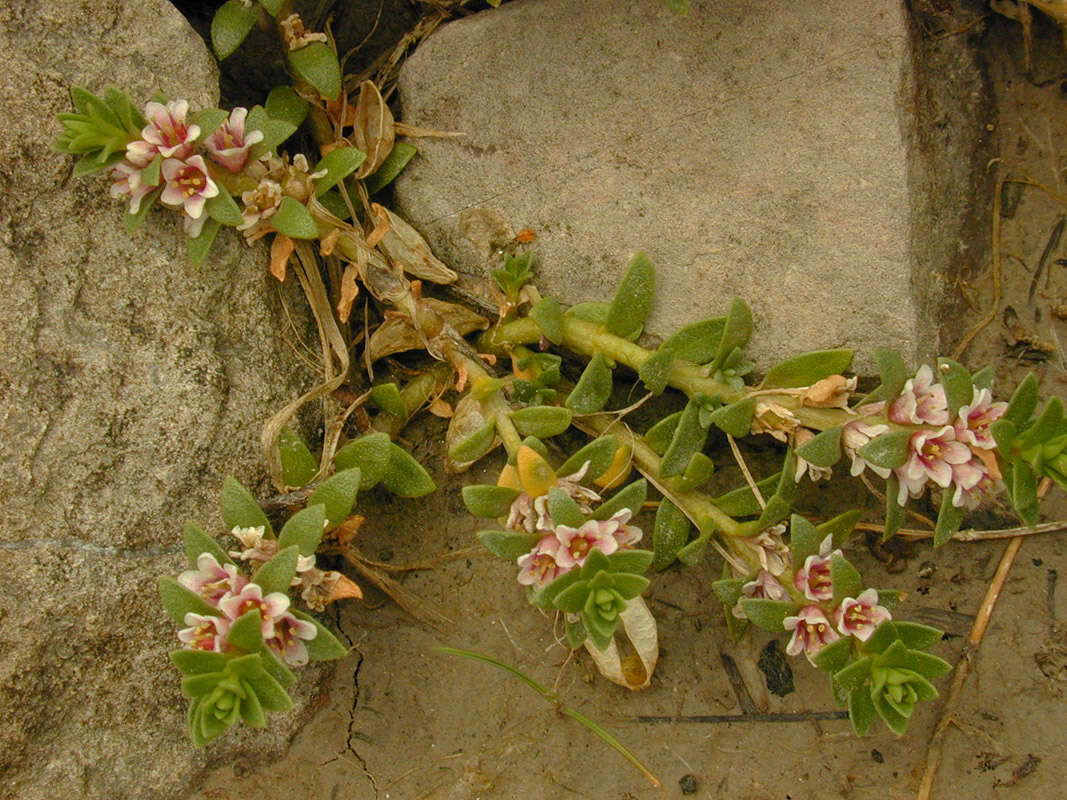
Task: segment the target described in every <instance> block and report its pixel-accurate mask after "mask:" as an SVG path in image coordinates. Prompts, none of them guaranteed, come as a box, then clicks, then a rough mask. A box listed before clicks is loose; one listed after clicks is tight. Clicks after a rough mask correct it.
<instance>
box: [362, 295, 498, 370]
mask: <svg viewBox="0 0 1067 800" xmlns="http://www.w3.org/2000/svg"><path fill="white" fill-rule="evenodd" d="M419 305H420V309H424V310H425V311H427V312H428V313H434V314H436V315H438V316H439V317H440V318H441V319H442V320H443V321H444V322H445V323H447V324H448V325H451V326H452V327H453V328H455V329H456V331H457V332H458V333H459V334H460V335H461V336H466V335H467V334H468V333H472V332H474V331H481V330H485V329H486V328H487V327H489V322H488V320H486V318H485V317H483V316H482V315H481V314H476V313H475V312H473V311H471V310H470V309H468V308H465V307H463V306H460V305H456V304H455V303H448V302H445V301H444V300H437V299H435V298H433V297H425V298H423V299H422V300H421V301H420V303H419ZM424 344H425V342H424V339H423V337H422V336H420V335H419V333H418V332H417V331H416V330H415V329H414V328H413V327H412V324H411V318H410V317H409V316H407V315H406V314H401V313H398V314H395V315H393V314H389V315H387V316H386V319H385V321H384V322H383V323H382V324H381V325H379V326H378V329H377V330H375V331H374V333H373V334H371V337H370V341H369V342H368V343H367V354H368V357H369V358H370V360H371V361H377V360H378V359H380V358H385V357H386V356H390V355H392V354H393V353H401V352H404V351H405V350H417V349H419V348H421V347H423V346H424Z"/></svg>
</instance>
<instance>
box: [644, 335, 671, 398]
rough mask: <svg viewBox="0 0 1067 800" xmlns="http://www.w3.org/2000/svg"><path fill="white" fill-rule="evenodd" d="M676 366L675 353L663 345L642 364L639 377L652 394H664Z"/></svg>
mask: <svg viewBox="0 0 1067 800" xmlns="http://www.w3.org/2000/svg"><path fill="white" fill-rule="evenodd" d="M673 366H674V351H673V350H671V349H670V348H668V347H667V346H666V344H663V345H661V346H660V347H659V349H658V350H656V352H654V353H653V354H652V355H650V356H649V357H648V358H646V359H645V360H644V361H642V362H641V366H640V367H638V369H637V377H638V378H640V379H641V382H642V383H643V384H645V388H646V389H648V390H649V391H650V392H652V394H656V395H659V394H663V391H664V390H665V389H666V388H667V382H668V380H669V379H670V374H671V367H673Z"/></svg>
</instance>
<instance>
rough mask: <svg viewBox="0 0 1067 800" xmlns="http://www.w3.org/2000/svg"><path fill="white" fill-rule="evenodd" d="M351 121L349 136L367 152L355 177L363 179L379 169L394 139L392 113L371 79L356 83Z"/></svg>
mask: <svg viewBox="0 0 1067 800" xmlns="http://www.w3.org/2000/svg"><path fill="white" fill-rule="evenodd" d="M354 122H355V126H354V128H353V133H352V138H353V139H355V144H356V147H357V148H358V149H360V150H362V151H363V152H364V153H366V154H367V158H366V160H365V161H364V162H363V163H362V164H361V165H360V167H359V169H358V170H356V172H355V177H356V178H366V177H367V176H368V175H373V174H374V173H375V172H377V171H378V167H380V166H381V165H382V162H383V161H385V159H386V158H387V157H388V155H389V153H391V152H392V150H393V142H394V141H395V140H396V130H395V128H394V127H393V112H392V111H390V110H389V106H388V105H387V104H386V102H385V100H383V99H382V93H381V92H379V91H378V87H377V86H375V85H374V82H373V81H363V83H361V84H360V85H359V99H358V100H357V101H356V118H355V120H354Z"/></svg>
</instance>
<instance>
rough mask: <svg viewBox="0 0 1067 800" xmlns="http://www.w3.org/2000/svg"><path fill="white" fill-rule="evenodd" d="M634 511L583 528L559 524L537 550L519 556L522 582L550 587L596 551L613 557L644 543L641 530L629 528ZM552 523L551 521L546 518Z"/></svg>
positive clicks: (542, 540)
mask: <svg viewBox="0 0 1067 800" xmlns="http://www.w3.org/2000/svg"><path fill="white" fill-rule="evenodd" d="M631 516H633V512H632V511H631V510H630V509H628V508H624V509H622V510H620V511H616V512H615V513H614V514H612V515H611V517H609V518H608V519H606V520H595V519H590V520H587V521H586V522H584V523H582V525H581V526H580V527H577V528H572V527H570V526H568V525H556V526H554V527H552V528H551V529H550V530H549V531H548V532H547V533H545V535H544V536H542V537H541V539H540V540H538V542H537V544H536V545H535V546H534V548H533V550H531V551H530V552H529V553H526V554H525V555H523V556H519V559H518V565H519V583H521V584H522V585H523V586H536V587H541V586H546V585H547V584H549V583H551V582H552V581H554V580H555V579H556V578H558V577H559V576H560V575H563V574H565V573H567V572H570V571H571V570H572V569H574V568H576V567H582V566H584V565H585V560H586V558H587V557H588V556H589V553H590V552H591V551H592V550H599V551H600V552H602V553H603V554H604V555H607V556H609V555H611V554H612V553H614V552H615V551H616V550H618V549H619V548H624V547H632V546H633V545H634V544H636V543H637V542H639V541H640V540H641V536H642V533H641V529H640V528H637V527H635V526H633V525H629V524H628V523H629V521H630V517H631ZM546 521H549V522H550V518H547V517H546Z"/></svg>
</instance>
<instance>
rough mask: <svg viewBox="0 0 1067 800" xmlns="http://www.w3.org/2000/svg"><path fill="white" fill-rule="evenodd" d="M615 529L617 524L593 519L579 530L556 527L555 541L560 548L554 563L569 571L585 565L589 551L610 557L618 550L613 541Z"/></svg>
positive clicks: (565, 526) (617, 543) (563, 526)
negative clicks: (598, 551) (556, 540)
mask: <svg viewBox="0 0 1067 800" xmlns="http://www.w3.org/2000/svg"><path fill="white" fill-rule="evenodd" d="M617 527H618V523H614V524H608V523H605V522H599V521H597V520H595V519H591V520H589V521H588V522H585V523H583V524H582V526H581V527H580V528H571V527H568V526H567V525H559V526H557V527H556V539H558V540H559V543H560V548H559V552H558V553H557V554H556V562H557V563H558V564H559V565H560V566H561V567H563V568H564V569H571V568H572V567H580V566H582V565H583V564H585V558H586V556H587V555H589V551H590V550H594V549H596V550H600V551H601V552H602V553H604V555H611V554H612V553H614V552H615V551H616V550H618V549H619V542H618V541H617V540H616V539H615V530H616V529H617Z"/></svg>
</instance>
